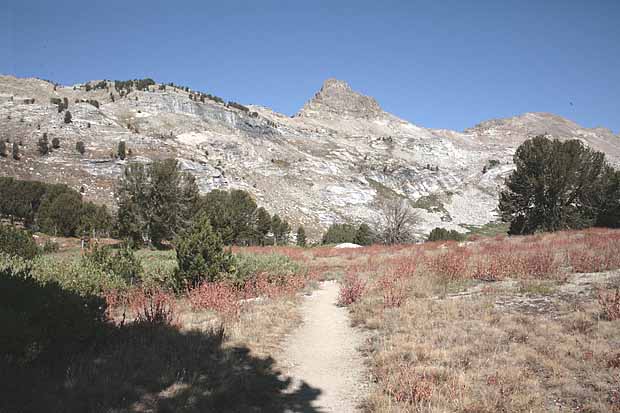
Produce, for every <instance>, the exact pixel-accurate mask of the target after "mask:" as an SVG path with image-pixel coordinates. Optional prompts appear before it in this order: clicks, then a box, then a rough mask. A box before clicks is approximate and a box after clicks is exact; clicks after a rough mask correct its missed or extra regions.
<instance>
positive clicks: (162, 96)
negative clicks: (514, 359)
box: [0, 76, 620, 237]
mask: <svg viewBox="0 0 620 413" xmlns="http://www.w3.org/2000/svg"><path fill="white" fill-rule="evenodd" d="M97 84H99V85H100V86H101V85H104V86H102V87H100V88H93V85H97ZM87 89H88V90H87ZM195 96H196V94H195V92H193V91H190V90H186V89H185V88H179V87H170V86H168V87H166V88H163V87H162V86H160V85H158V84H155V85H149V86H148V87H146V88H144V89H142V90H131V91H129V92H126V93H123V96H120V94H119V93H118V91H117V90H116V88H115V87H114V84H113V82H103V83H101V81H93V82H89V87H87V86H86V85H85V84H81V85H75V86H68V87H63V86H60V85H56V86H55V85H54V84H52V83H50V82H46V81H42V80H38V79H18V78H15V77H11V76H0V138H1V139H3V140H7V139H8V140H9V141H10V142H19V143H21V145H20V146H19V148H20V153H21V159H20V160H19V161H16V160H13V159H12V158H11V157H10V154H9V156H8V157H5V158H0V173H1V174H2V175H10V176H17V177H20V178H24V179H38V180H45V181H48V182H66V183H68V184H69V185H71V186H72V187H74V188H76V189H80V188H82V187H83V189H84V196H85V197H86V198H87V199H92V200H95V201H99V202H105V203H108V204H110V205H114V198H113V193H114V182H115V180H116V179H117V178H118V176H119V174H120V173H121V171H122V167H123V165H124V164H125V163H126V162H128V161H138V162H149V161H150V160H152V159H161V158H166V157H176V158H177V159H179V161H180V163H181V165H182V167H183V168H184V169H186V170H188V171H191V172H192V173H193V174H194V175H195V176H196V178H197V180H198V183H199V185H200V188H201V190H202V191H209V190H211V189H213V188H224V189H227V188H241V189H245V190H248V191H250V192H251V193H252V194H254V195H255V197H256V199H257V201H258V203H259V204H260V205H263V206H265V207H266V208H268V209H269V210H271V212H277V213H279V214H281V215H284V216H287V217H288V218H289V220H290V221H291V222H292V223H293V224H304V225H305V226H306V228H307V229H308V231H309V234H310V236H311V237H312V236H314V237H317V236H318V234H319V233H320V232H321V231H322V230H323V229H324V228H325V227H326V226H327V225H329V224H330V223H331V222H334V221H343V220H366V221H372V220H374V219H375V218H376V216H377V211H378V207H379V205H380V203H381V201H382V200H384V199H386V198H394V197H401V198H407V199H409V200H410V201H411V203H412V205H413V206H414V207H416V208H418V210H419V212H420V214H421V216H422V218H423V220H424V222H423V224H422V225H421V226H420V232H428V231H430V229H432V228H433V227H435V226H442V227H445V228H448V229H456V230H459V231H463V230H464V229H465V227H464V225H482V224H484V223H487V222H489V221H492V220H494V219H496V213H495V208H496V206H497V194H498V190H499V188H501V184H502V182H503V179H504V177H505V176H506V175H507V174H509V173H510V171H511V170H512V167H513V166H512V163H511V162H512V154H513V153H514V150H515V149H516V147H517V146H518V145H519V144H520V143H521V142H522V141H523V140H525V139H527V138H529V137H531V136H534V135H535V134H538V133H544V132H549V133H551V134H552V135H554V136H557V137H562V138H579V139H582V140H583V141H584V142H586V143H587V144H589V145H591V146H592V147H594V148H595V149H597V150H602V151H604V152H606V153H607V154H608V156H609V157H610V159H611V160H612V161H613V162H615V163H617V162H618V160H619V159H620V145H618V143H619V142H620V140H619V138H618V137H617V136H614V135H613V134H612V133H611V132H609V131H608V130H606V129H600V128H599V129H586V128H582V127H580V126H579V125H577V124H575V123H573V122H571V121H569V120H567V119H564V118H561V117H559V116H555V115H550V114H544V113H528V114H524V115H521V116H517V117H515V118H510V119H500V120H493V121H488V122H484V123H482V124H480V125H477V126H476V127H474V128H472V129H469V130H466V131H464V132H462V133H460V132H455V131H449V130H431V129H426V128H423V127H419V126H416V125H413V124H411V123H409V122H406V121H404V120H402V119H399V118H398V117H396V116H394V115H391V114H389V113H386V112H384V111H383V110H382V109H381V107H380V106H379V104H378V103H377V102H376V101H375V100H374V99H373V98H371V97H367V96H363V95H361V94H359V93H357V92H355V91H353V90H352V89H351V88H350V87H349V85H347V84H346V83H345V82H342V81H339V80H335V79H329V80H327V81H326V82H325V83H324V84H323V87H322V88H321V90H320V91H319V92H318V93H317V94H316V95H315V96H314V97H313V98H312V99H311V100H310V101H309V102H308V103H306V104H305V105H304V107H303V108H302V109H301V110H300V112H299V113H298V114H297V115H295V116H294V117H289V116H286V115H283V114H279V113H276V112H273V111H272V110H270V109H268V108H264V107H261V106H253V105H249V106H247V107H244V106H241V105H235V104H233V105H227V104H226V103H224V102H221V101H218V100H212V99H197V98H196V97H195ZM65 97H66V98H67V101H68V102H69V105H68V110H69V111H70V112H71V114H72V121H71V122H70V123H65V122H64V111H63V112H62V113H59V112H58V106H57V105H56V104H54V103H52V99H61V100H62V99H63V98H65ZM32 99H34V102H32ZM91 100H97V104H98V106H99V107H96V106H95V105H94V104H91V103H86V101H91ZM76 101H77V102H78V103H76ZM43 133H47V134H48V138H49V139H50V141H51V139H53V138H54V137H56V138H59V140H60V142H61V145H60V148H58V149H54V150H52V152H51V153H50V154H48V155H45V156H41V155H40V154H39V153H38V150H37V141H38V140H39V138H40V137H41V136H42V134H43ZM78 141H82V142H84V145H85V147H86V151H85V153H84V154H83V155H82V154H80V153H78V152H77V151H76V150H75V145H76V143H77V142H78ZM120 141H125V142H126V143H127V147H128V148H129V150H130V154H129V156H128V158H127V159H126V160H121V159H118V158H117V157H115V153H116V148H117V145H118V143H119V142H120ZM11 145H12V143H11ZM485 166H486V168H485ZM483 169H484V170H485V171H486V172H485V173H483Z"/></svg>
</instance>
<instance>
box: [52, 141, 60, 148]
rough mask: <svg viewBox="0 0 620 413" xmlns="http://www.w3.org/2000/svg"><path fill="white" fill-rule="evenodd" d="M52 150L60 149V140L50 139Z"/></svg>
mask: <svg viewBox="0 0 620 413" xmlns="http://www.w3.org/2000/svg"><path fill="white" fill-rule="evenodd" d="M52 148H54V149H58V148H60V139H58V138H54V139H52Z"/></svg>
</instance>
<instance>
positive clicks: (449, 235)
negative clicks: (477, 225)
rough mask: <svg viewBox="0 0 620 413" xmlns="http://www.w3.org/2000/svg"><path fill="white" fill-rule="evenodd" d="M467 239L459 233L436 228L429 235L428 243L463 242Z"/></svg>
mask: <svg viewBox="0 0 620 413" xmlns="http://www.w3.org/2000/svg"><path fill="white" fill-rule="evenodd" d="M464 239H465V235H463V234H461V233H460V232H458V231H455V230H450V231H448V230H447V229H445V228H439V227H437V228H435V229H433V230H432V231H431V233H430V234H429V235H428V241H463V240H464Z"/></svg>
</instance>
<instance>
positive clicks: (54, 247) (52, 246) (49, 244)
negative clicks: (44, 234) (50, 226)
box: [41, 239, 60, 254]
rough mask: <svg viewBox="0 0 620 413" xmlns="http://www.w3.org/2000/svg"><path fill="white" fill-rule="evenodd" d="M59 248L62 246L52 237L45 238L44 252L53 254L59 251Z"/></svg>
mask: <svg viewBox="0 0 620 413" xmlns="http://www.w3.org/2000/svg"><path fill="white" fill-rule="evenodd" d="M59 248H60V246H59V245H58V243H57V242H54V241H52V240H51V239H47V240H45V244H43V247H42V248H41V250H42V251H43V253H44V254H51V253H53V252H57V251H58V249H59Z"/></svg>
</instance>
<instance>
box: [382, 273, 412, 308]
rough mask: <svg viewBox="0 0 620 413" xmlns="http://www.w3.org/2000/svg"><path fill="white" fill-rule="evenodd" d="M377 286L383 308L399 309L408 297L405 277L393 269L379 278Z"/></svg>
mask: <svg viewBox="0 0 620 413" xmlns="http://www.w3.org/2000/svg"><path fill="white" fill-rule="evenodd" d="M377 286H378V287H379V289H380V291H381V294H382V295H383V308H394V307H400V306H401V305H403V304H404V302H405V301H406V300H407V297H408V295H409V291H408V289H407V283H406V277H405V275H404V274H402V273H399V272H398V271H395V270H394V269H391V270H388V271H386V272H385V273H384V274H383V275H382V276H381V277H379V279H378V280H377Z"/></svg>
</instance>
